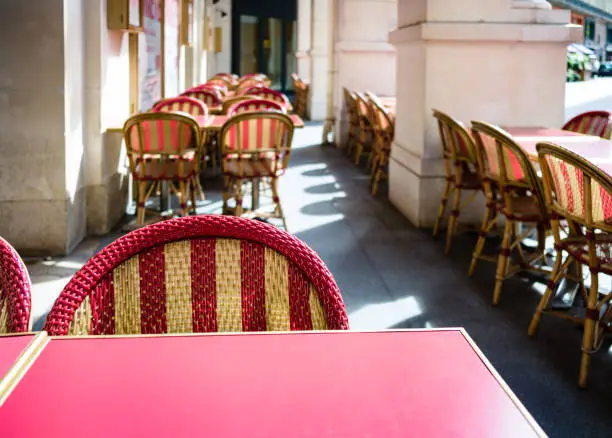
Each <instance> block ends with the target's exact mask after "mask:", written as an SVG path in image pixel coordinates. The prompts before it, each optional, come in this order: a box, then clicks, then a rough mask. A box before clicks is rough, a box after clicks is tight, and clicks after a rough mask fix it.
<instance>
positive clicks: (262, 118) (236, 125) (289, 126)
mask: <svg viewBox="0 0 612 438" xmlns="http://www.w3.org/2000/svg"><path fill="white" fill-rule="evenodd" d="M293 129H294V128H293V122H292V121H291V118H290V117H289V116H287V115H286V114H282V113H278V112H248V113H241V114H237V115H235V116H233V117H231V118H229V119H228V120H227V122H226V123H225V125H223V128H221V133H220V135H219V142H220V144H221V150H222V153H223V156H224V160H223V166H224V173H226V174H230V173H231V174H232V175H233V176H235V177H239V178H240V177H248V176H249V175H250V176H252V175H251V174H252V173H253V169H252V168H251V166H250V164H252V163H254V162H259V163H260V164H262V163H263V164H262V165H261V166H259V167H261V168H258V169H257V174H258V176H279V175H280V174H282V172H283V171H284V170H285V169H286V168H287V166H288V165H289V157H290V155H291V141H292V139H293ZM230 166H231V169H230V168H229V167H230ZM236 167H237V168H236Z"/></svg>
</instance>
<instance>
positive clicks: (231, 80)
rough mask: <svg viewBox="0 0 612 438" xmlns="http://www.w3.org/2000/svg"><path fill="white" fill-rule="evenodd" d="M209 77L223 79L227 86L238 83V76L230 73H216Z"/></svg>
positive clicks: (232, 86) (231, 86)
mask: <svg viewBox="0 0 612 438" xmlns="http://www.w3.org/2000/svg"><path fill="white" fill-rule="evenodd" d="M211 79H223V80H224V81H225V82H226V83H227V85H228V87H229V88H234V87H236V85H238V76H236V75H232V74H230V73H217V74H216V75H214V76H213V77H212V78H211Z"/></svg>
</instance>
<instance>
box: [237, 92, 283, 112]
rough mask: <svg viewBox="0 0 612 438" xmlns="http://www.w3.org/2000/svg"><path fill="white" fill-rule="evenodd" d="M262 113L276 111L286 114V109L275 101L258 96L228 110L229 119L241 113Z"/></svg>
mask: <svg viewBox="0 0 612 438" xmlns="http://www.w3.org/2000/svg"><path fill="white" fill-rule="evenodd" d="M261 111H276V112H279V113H286V112H287V111H286V109H285V107H284V106H282V105H281V104H280V103H278V102H275V101H273V100H268V99H264V98H259V97H258V96H253V98H252V99H246V100H242V101H241V102H238V103H236V104H234V105H233V106H231V107H230V108H229V109H228V110H227V115H228V116H229V117H232V116H235V115H236V114H241V113H252V112H261Z"/></svg>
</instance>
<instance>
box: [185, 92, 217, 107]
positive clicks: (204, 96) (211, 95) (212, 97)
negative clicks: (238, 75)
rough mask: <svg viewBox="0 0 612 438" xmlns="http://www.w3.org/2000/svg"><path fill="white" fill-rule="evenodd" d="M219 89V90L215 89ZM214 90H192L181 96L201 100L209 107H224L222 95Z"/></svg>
mask: <svg viewBox="0 0 612 438" xmlns="http://www.w3.org/2000/svg"><path fill="white" fill-rule="evenodd" d="M215 89H218V88H215ZM215 89H213V88H192V89H190V90H187V91H184V92H183V93H181V96H187V97H192V98H194V99H198V100H201V101H202V102H204V104H205V105H206V106H208V107H220V106H222V105H223V99H222V97H221V94H220V93H219V92H217V91H215Z"/></svg>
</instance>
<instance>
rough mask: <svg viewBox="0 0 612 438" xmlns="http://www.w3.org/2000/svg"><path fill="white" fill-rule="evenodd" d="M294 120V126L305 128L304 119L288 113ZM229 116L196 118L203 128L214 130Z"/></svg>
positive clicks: (221, 125)
mask: <svg viewBox="0 0 612 438" xmlns="http://www.w3.org/2000/svg"><path fill="white" fill-rule="evenodd" d="M288 115H289V117H290V118H291V121H292V122H293V127H294V128H303V127H304V121H303V120H302V118H301V117H300V116H298V115H297V114H288ZM228 118H229V117H228V116H226V115H209V116H208V117H206V116H197V117H196V120H197V121H198V124H199V125H200V127H201V128H202V129H209V130H213V131H218V130H220V129H221V128H222V127H223V125H224V124H225V122H226V121H227V119H228Z"/></svg>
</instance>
